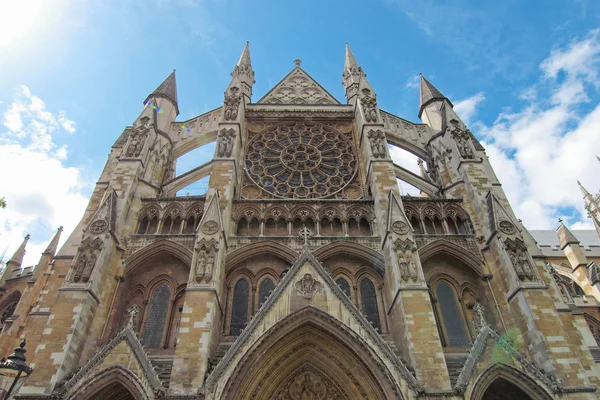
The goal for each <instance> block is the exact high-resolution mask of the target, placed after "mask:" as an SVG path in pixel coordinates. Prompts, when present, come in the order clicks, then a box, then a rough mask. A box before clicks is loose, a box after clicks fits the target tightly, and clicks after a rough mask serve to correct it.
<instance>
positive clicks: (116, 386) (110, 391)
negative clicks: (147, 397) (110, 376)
mask: <svg viewBox="0 0 600 400" xmlns="http://www.w3.org/2000/svg"><path fill="white" fill-rule="evenodd" d="M107 399H111V400H136V398H135V396H134V395H133V394H131V392H130V391H129V390H127V388H126V387H125V386H124V385H123V384H122V383H120V382H113V383H110V384H108V385H106V386H104V387H102V388H100V389H98V390H97V391H96V392H95V393H93V394H92V395H91V396H89V397H87V398H86V399H85V400H107Z"/></svg>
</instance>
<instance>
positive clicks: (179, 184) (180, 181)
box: [162, 160, 213, 197]
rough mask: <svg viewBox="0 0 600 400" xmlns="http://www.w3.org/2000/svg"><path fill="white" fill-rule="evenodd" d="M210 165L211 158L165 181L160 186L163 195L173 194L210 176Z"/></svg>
mask: <svg viewBox="0 0 600 400" xmlns="http://www.w3.org/2000/svg"><path fill="white" fill-rule="evenodd" d="M212 167H213V163H212V160H211V161H208V162H206V163H204V164H202V165H200V166H198V167H196V168H194V169H191V170H189V171H187V172H185V173H183V174H181V175H179V176H176V177H175V178H173V179H171V180H170V181H168V182H166V183H165V184H164V185H163V187H162V191H163V194H164V196H166V197H171V196H175V194H176V193H177V192H178V191H179V190H181V189H183V188H184V187H186V186H188V185H191V184H192V183H194V182H197V181H199V180H200V179H202V178H206V177H207V176H210V173H211V172H212Z"/></svg>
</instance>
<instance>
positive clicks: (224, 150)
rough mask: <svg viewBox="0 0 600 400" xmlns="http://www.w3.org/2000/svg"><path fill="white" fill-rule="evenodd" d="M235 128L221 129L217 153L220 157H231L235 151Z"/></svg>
mask: <svg viewBox="0 0 600 400" xmlns="http://www.w3.org/2000/svg"><path fill="white" fill-rule="evenodd" d="M234 138H235V130H234V129H221V131H220V132H219V144H218V148H217V154H218V156H219V157H231V153H232V152H233V140H234Z"/></svg>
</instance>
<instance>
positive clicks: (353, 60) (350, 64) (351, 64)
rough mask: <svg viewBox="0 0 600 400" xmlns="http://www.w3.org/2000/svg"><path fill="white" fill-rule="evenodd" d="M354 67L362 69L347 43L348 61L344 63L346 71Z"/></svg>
mask: <svg viewBox="0 0 600 400" xmlns="http://www.w3.org/2000/svg"><path fill="white" fill-rule="evenodd" d="M352 67H359V68H360V66H359V65H358V63H357V62H356V58H354V54H352V50H350V46H348V43H346V59H345V61H344V69H348V68H352Z"/></svg>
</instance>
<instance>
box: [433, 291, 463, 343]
mask: <svg viewBox="0 0 600 400" xmlns="http://www.w3.org/2000/svg"><path fill="white" fill-rule="evenodd" d="M435 293H436V297H437V304H438V306H439V310H440V314H441V315H440V317H441V318H440V319H441V321H442V324H443V326H444V332H445V337H446V344H447V345H448V346H467V345H469V339H468V337H467V332H466V331H465V325H464V322H463V318H462V316H461V312H460V309H459V308H458V302H457V299H456V294H455V293H454V290H453V289H452V288H451V287H450V285H448V284H447V283H446V282H440V283H438V284H437V287H436V292H435Z"/></svg>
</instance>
